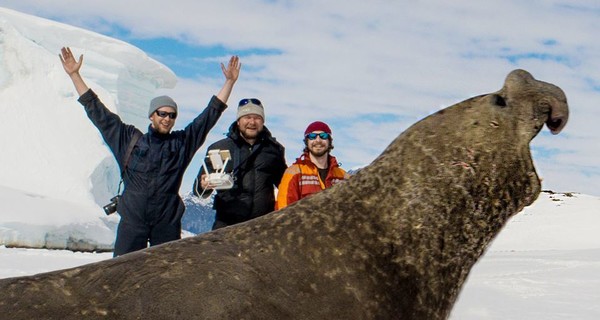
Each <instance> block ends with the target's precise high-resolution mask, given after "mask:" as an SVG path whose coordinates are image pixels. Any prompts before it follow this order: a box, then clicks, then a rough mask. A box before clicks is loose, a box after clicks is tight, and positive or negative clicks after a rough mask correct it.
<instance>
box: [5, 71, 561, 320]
mask: <svg viewBox="0 0 600 320" xmlns="http://www.w3.org/2000/svg"><path fill="white" fill-rule="evenodd" d="M567 118H568V106H567V101H566V97H565V95H564V93H563V92H562V90H561V89H560V88H558V87H557V86H554V85H552V84H549V83H545V82H542V81H538V80H535V79H534V78H533V77H532V76H531V75H530V74H529V73H528V72H526V71H523V70H515V71H513V72H511V73H510V74H509V75H508V76H507V78H506V81H505V83H504V86H503V88H502V89H501V90H500V91H498V92H495V93H491V94H486V95H481V96H477V97H474V98H471V99H468V100H465V101H463V102H461V103H458V104H456V105H453V106H451V107H449V108H446V109H444V110H441V111H439V112H437V113H435V114H432V115H430V116H428V117H427V118H425V119H423V120H421V121H419V122H417V123H416V124H414V125H413V126H412V127H410V128H409V129H407V130H406V131H405V132H403V133H402V134H401V135H400V136H399V137H397V138H396V139H395V140H394V141H393V142H392V143H391V144H390V145H389V146H388V147H387V149H386V150H385V151H384V152H383V153H382V154H381V155H380V156H379V157H378V158H376V159H375V160H374V161H373V162H372V163H371V164H370V165H369V166H367V167H365V168H364V169H362V170H360V171H359V172H358V173H357V174H356V175H354V176H353V177H352V178H350V179H349V180H348V181H347V182H345V183H343V184H339V185H337V186H335V187H333V188H331V189H327V190H325V191H323V192H320V193H317V194H315V195H313V196H311V197H308V198H306V199H304V200H301V201H298V202H296V203H294V204H292V205H290V206H289V207H286V208H284V209H283V210H280V211H276V212H273V213H271V214H269V215H267V216H264V217H262V218H258V219H255V220H252V221H249V222H247V223H244V224H240V225H237V226H232V227H228V228H224V229H220V230H216V231H214V232H210V233H206V234H202V235H199V236H196V237H192V238H186V239H183V240H179V241H175V242H171V243H167V244H164V245H161V246H156V247H152V248H149V249H146V250H143V251H138V252H134V253H131V254H126V255H124V256H121V257H118V258H115V259H111V260H107V261H101V262H98V263H93V264H89V265H85V266H81V267H77V268H72V269H67V270H62V271H54V272H49V273H44V274H39V275H34V276H28V277H20V278H12V279H5V280H2V281H0V291H1V292H2V295H1V297H0V314H3V315H10V317H11V319H27V320H30V319H41V318H44V319H46V318H54V319H80V318H84V317H85V318H98V319H428V320H430V319H444V318H447V317H448V315H449V312H450V310H451V308H452V305H453V303H454V301H455V300H456V298H457V295H458V293H459V291H460V288H461V286H462V284H463V282H464V281H465V279H466V277H467V275H468V273H469V270H470V269H471V267H472V266H473V264H474V263H475V262H476V261H477V259H478V258H479V257H480V256H481V255H482V254H483V252H484V250H485V248H486V246H487V245H488V244H489V243H490V241H491V240H492V238H494V236H495V235H496V234H497V233H498V232H499V231H500V229H501V228H502V226H503V225H504V224H505V223H506V221H507V220H508V219H509V218H510V217H511V216H512V215H514V214H516V213H517V212H519V211H520V210H522V209H523V208H524V207H525V206H527V205H529V204H531V203H532V202H533V201H534V200H535V199H536V198H537V196H538V194H539V193H540V189H541V186H540V181H539V179H538V176H537V173H536V171H535V168H534V165H533V162H532V159H531V154H530V150H529V142H530V141H531V139H533V138H534V137H535V136H536V135H537V134H538V132H539V131H540V130H541V129H542V127H543V125H544V123H545V124H546V125H547V126H548V127H549V129H550V130H551V132H552V133H558V132H559V131H560V130H561V129H562V128H563V126H564V125H565V123H566V122H567Z"/></svg>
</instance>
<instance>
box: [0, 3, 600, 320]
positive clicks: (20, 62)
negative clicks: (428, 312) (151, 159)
mask: <svg viewBox="0 0 600 320" xmlns="http://www.w3.org/2000/svg"><path fill="white" fill-rule="evenodd" d="M63 45H69V46H71V47H72V48H73V49H74V51H75V52H76V53H79V52H82V53H83V54H85V61H84V68H83V70H82V73H83V76H84V77H85V78H86V80H87V81H88V85H90V86H91V87H93V88H94V90H95V91H96V92H97V93H98V94H99V95H100V96H101V98H102V100H103V101H104V102H105V103H106V104H107V105H108V107H109V108H111V110H113V111H115V112H117V113H118V114H119V115H120V116H121V117H122V118H123V120H124V121H126V122H128V123H132V124H135V125H136V126H138V127H139V128H145V127H146V126H147V119H146V118H145V116H144V115H145V114H146V105H147V104H146V103H142V104H139V103H140V101H149V100H150V99H151V98H152V96H153V94H154V92H155V91H156V90H157V89H159V88H164V87H172V86H174V84H175V81H176V80H175V76H174V75H173V73H172V72H171V71H170V70H168V69H167V68H166V67H164V66H163V65H161V64H160V63H158V62H156V61H154V60H152V59H150V58H148V57H147V56H146V55H145V54H144V53H143V52H141V51H140V50H139V49H136V48H134V47H132V46H130V45H128V44H126V43H123V42H121V41H118V40H114V39H110V38H107V37H104V36H101V35H98V34H95V33H92V32H89V31H85V30H81V29H78V28H74V27H70V26H67V25H63V24H59V23H55V22H50V21H48V20H44V19H40V18H34V17H30V16H26V15H21V14H18V13H16V12H13V11H9V10H4V9H1V8H0V101H2V104H1V105H0V112H1V113H2V115H4V116H5V119H10V120H11V121H5V123H3V125H2V126H0V136H1V137H2V155H1V156H0V166H1V167H2V168H3V170H1V171H0V278H7V277H15V276H24V275H31V274H36V273H40V272H46V271H51V270H57V269H62V268H69V267H75V266H78V265H82V264H87V263H92V262H96V261H101V260H105V259H109V258H111V256H112V254H111V253H110V252H103V251H106V250H109V249H110V248H111V246H112V243H113V241H114V236H115V228H116V225H117V223H118V219H119V217H118V215H111V216H106V215H104V213H103V211H102V208H101V207H102V205H104V204H106V203H108V201H109V199H110V198H111V197H112V196H113V195H114V194H115V192H116V187H117V183H118V175H119V172H118V169H117V167H116V163H115V162H114V160H113V158H112V155H111V153H110V151H109V150H108V149H107V148H106V146H105V145H104V143H103V142H102V139H101V137H100V135H99V133H98V131H97V129H96V128H95V127H94V126H93V125H92V124H91V123H90V121H89V120H88V119H87V117H86V116H85V113H84V111H83V110H82V107H81V106H80V105H79V104H78V103H77V101H76V95H75V90H74V89H73V87H72V84H71V83H70V80H69V79H68V77H67V76H66V75H65V74H64V71H63V70H62V66H61V65H60V63H59V60H58V57H57V54H58V52H59V49H60V47H61V46H63ZM78 48H87V49H86V50H83V49H78ZM89 48H94V49H93V50H92V49H89ZM184 201H185V202H186V205H187V206H188V208H187V211H186V216H185V217H184V226H186V227H185V229H187V230H190V231H192V232H193V233H202V232H206V231H208V230H209V229H210V225H211V224H212V219H213V212H212V211H211V210H210V209H209V208H208V207H207V203H204V202H201V201H199V200H197V199H191V198H189V197H186V198H184ZM598 208H600V198H598V197H593V196H587V195H584V194H577V193H567V194H560V193H550V192H545V193H542V194H541V195H540V198H539V199H538V200H537V201H536V202H535V203H534V204H533V205H532V206H530V207H528V208H526V209H525V210H524V211H523V212H521V213H520V214H518V215H517V216H515V217H514V218H513V219H512V220H511V221H510V222H509V223H508V224H507V226H506V227H505V228H504V230H502V232H501V233H500V235H499V237H498V238H497V239H496V240H495V241H494V242H493V243H492V245H491V246H490V248H489V249H488V251H487V252H486V254H485V256H484V257H483V258H482V259H481V260H480V261H479V262H478V263H477V264H476V265H475V267H474V268H473V270H472V272H471V274H470V276H469V278H468V281H467V283H466V285H465V287H464V288H463V291H462V293H461V295H460V297H459V300H458V302H457V304H456V305H455V308H454V310H453V312H452V315H451V319H598V318H600V305H598V301H600V277H598V274H600V236H598V235H599V234H600V215H599V213H600V212H599V210H598ZM184 235H185V236H190V235H191V234H190V233H189V232H184ZM11 246H18V247H20V248H9V247H11ZM26 248H38V249H26ZM40 248H44V249H40ZM48 248H52V249H65V248H68V249H70V250H48ZM75 251H94V252H75Z"/></svg>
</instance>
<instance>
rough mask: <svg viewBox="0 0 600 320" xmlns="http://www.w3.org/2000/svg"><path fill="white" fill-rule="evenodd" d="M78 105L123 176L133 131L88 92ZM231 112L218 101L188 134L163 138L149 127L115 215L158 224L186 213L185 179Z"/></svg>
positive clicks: (129, 169) (214, 100)
mask: <svg viewBox="0 0 600 320" xmlns="http://www.w3.org/2000/svg"><path fill="white" fill-rule="evenodd" d="M79 102H80V103H81V104H82V105H83V106H84V107H85V111H86V113H87V115H88V117H89V118H90V120H92V123H93V124H94V125H95V126H96V127H97V128H98V130H99V131H100V133H101V134H102V138H104V141H105V142H106V144H107V145H108V147H109V148H110V150H111V151H112V153H113V154H114V156H115V158H116V160H117V163H118V164H119V168H120V169H121V172H122V170H123V166H124V163H123V161H124V158H125V153H126V151H127V147H128V145H129V142H130V141H131V139H132V137H133V133H134V132H135V131H139V130H138V129H137V128H135V127H134V126H132V125H128V124H125V123H123V122H122V121H121V119H120V118H119V116H118V115H116V114H114V113H112V112H110V111H109V110H108V109H107V108H106V107H105V106H104V104H103V103H102V102H101V101H100V100H99V99H98V96H97V95H96V94H95V93H94V92H93V91H92V90H91V89H90V90H88V91H87V92H86V93H84V94H83V95H82V96H81V97H79ZM225 108H227V105H226V104H224V103H223V102H221V100H219V99H218V98H217V97H216V96H213V97H212V99H211V100H210V102H209V104H208V106H207V107H206V108H205V109H204V111H202V113H201V114H200V115H198V117H196V118H195V119H194V120H193V121H192V122H191V123H190V124H188V125H187V126H186V127H185V129H184V130H178V131H172V132H171V133H169V134H160V133H158V132H156V131H155V130H154V129H153V128H152V127H151V126H149V128H148V133H146V134H144V135H143V136H142V137H141V138H140V139H139V140H138V141H137V143H136V145H135V147H134V149H133V151H132V153H131V158H130V159H129V164H128V166H127V169H126V171H125V173H124V175H123V177H122V178H123V183H124V187H125V188H124V191H123V196H122V198H121V200H120V201H119V204H118V207H117V211H118V212H119V214H120V215H121V220H129V221H145V222H146V223H148V224H154V223H156V222H157V221H159V220H161V219H169V220H171V221H177V220H174V219H180V218H181V216H182V215H183V212H184V210H185V207H184V204H183V201H182V200H181V198H180V197H179V187H180V186H181V181H182V179H183V174H184V172H185V169H186V168H187V166H188V164H189V163H190V161H191V160H192V158H193V156H194V154H195V153H196V151H197V150H198V149H199V148H200V146H202V144H203V143H204V140H205V139H206V135H207V134H208V131H209V130H210V129H211V128H212V127H213V126H214V125H215V124H216V122H217V120H218V119H219V117H220V116H221V114H222V113H223V111H224V110H225Z"/></svg>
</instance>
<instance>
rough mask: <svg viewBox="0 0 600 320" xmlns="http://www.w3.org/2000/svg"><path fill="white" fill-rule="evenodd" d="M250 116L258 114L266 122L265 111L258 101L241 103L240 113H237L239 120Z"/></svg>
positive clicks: (248, 100) (244, 100)
mask: <svg viewBox="0 0 600 320" xmlns="http://www.w3.org/2000/svg"><path fill="white" fill-rule="evenodd" d="M249 114H256V115H259V116H260V117H261V118H263V121H264V120H265V109H264V108H263V106H262V103H261V102H260V101H259V100H257V99H242V100H241V101H240V104H239V107H238V111H237V119H238V120H239V119H240V118H241V117H243V116H245V115H249Z"/></svg>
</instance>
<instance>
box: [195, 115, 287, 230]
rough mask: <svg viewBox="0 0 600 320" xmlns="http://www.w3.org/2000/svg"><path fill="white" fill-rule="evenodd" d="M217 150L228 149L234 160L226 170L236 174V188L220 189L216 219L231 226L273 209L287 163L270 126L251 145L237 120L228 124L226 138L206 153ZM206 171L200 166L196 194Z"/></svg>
mask: <svg viewBox="0 0 600 320" xmlns="http://www.w3.org/2000/svg"><path fill="white" fill-rule="evenodd" d="M214 149H220V150H229V152H230V153H231V158H232V160H233V161H232V162H229V163H228V164H227V167H226V168H225V172H229V173H231V172H233V176H234V185H233V188H231V189H229V190H217V194H216V196H215V200H214V209H215V210H216V212H217V215H216V220H217V221H222V222H224V223H226V224H227V225H232V224H236V223H240V222H244V221H247V220H250V219H253V218H256V217H259V216H262V215H265V214H267V213H269V212H271V211H273V210H274V209H275V194H274V192H275V187H276V186H277V185H279V182H280V181H281V177H282V176H283V172H284V171H285V169H286V168H287V165H286V163H285V148H284V147H283V146H282V145H281V144H280V143H279V142H277V140H275V138H274V137H272V136H271V132H269V130H268V129H267V127H264V128H263V131H262V132H261V133H260V135H259V137H258V139H257V142H256V143H255V144H254V145H253V146H251V145H250V144H248V142H246V140H244V139H243V138H242V137H241V135H240V132H239V129H238V126H237V122H234V123H232V124H231V126H230V127H229V132H228V133H227V138H225V139H222V140H219V141H217V142H215V143H213V144H212V145H210V146H209V147H208V149H207V153H208V151H209V150H214ZM206 162H208V163H207V164H206V165H207V167H208V168H209V169H212V168H211V164H210V161H206ZM203 170H204V169H203V168H201V169H200V172H199V173H198V177H197V178H196V182H195V183H194V193H195V194H196V195H199V193H202V188H201V187H199V186H198V185H197V182H198V181H199V179H200V176H201V175H202V174H203V173H204V171H203ZM211 172H212V171H211Z"/></svg>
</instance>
